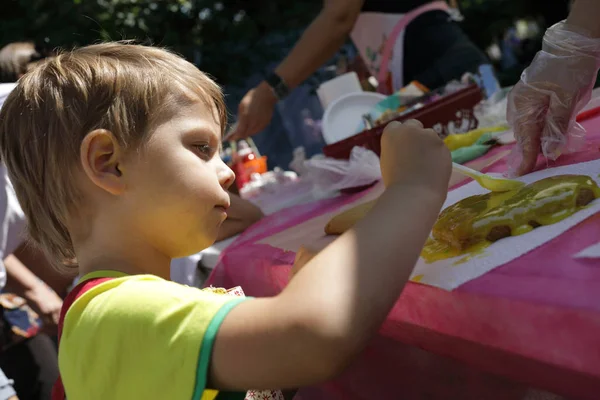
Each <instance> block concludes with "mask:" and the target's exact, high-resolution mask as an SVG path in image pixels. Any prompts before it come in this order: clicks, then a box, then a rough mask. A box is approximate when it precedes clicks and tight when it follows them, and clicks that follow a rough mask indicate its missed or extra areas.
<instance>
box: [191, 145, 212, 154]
mask: <svg viewBox="0 0 600 400" xmlns="http://www.w3.org/2000/svg"><path fill="white" fill-rule="evenodd" d="M194 148H195V149H196V150H198V152H199V153H200V154H201V155H203V156H206V157H212V156H213V153H214V149H213V148H212V147H211V146H210V145H208V144H196V145H194Z"/></svg>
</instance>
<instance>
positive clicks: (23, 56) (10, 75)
mask: <svg viewBox="0 0 600 400" xmlns="http://www.w3.org/2000/svg"><path fill="white" fill-rule="evenodd" d="M43 58H44V57H43V56H42V54H41V53H40V52H38V51H37V50H36V48H35V44H34V43H33V42H15V43H10V44H7V45H6V46H4V47H3V48H2V49H1V50H0V83H10V82H16V81H17V80H18V79H19V78H20V77H21V76H23V74H25V73H26V72H27V70H28V69H29V68H31V67H33V66H34V65H35V64H36V62H38V61H40V60H41V59H43Z"/></svg>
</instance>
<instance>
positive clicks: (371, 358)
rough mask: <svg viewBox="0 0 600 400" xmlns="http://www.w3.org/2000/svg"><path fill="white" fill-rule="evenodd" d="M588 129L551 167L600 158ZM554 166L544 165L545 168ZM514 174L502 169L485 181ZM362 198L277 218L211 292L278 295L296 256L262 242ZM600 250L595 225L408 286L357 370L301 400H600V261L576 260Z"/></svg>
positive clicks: (245, 238) (254, 232)
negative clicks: (444, 281) (473, 272)
mask: <svg viewBox="0 0 600 400" xmlns="http://www.w3.org/2000/svg"><path fill="white" fill-rule="evenodd" d="M585 126H586V128H587V129H588V131H589V134H588V145H587V146H586V148H585V149H584V150H583V151H581V152H579V153H577V154H572V155H568V156H563V157H561V158H560V159H559V160H558V162H556V163H551V164H550V166H552V165H554V164H555V165H564V164H572V163H577V162H583V161H589V160H594V159H597V158H600V152H599V148H600V118H596V119H594V120H590V121H588V122H587V123H585ZM505 150H506V149H497V150H494V151H492V152H491V154H488V155H487V156H486V157H494V155H495V154H497V153H498V152H501V151H505ZM545 165H546V164H545V161H544V160H542V159H541V158H540V160H539V163H538V167H539V168H543V167H544V166H545ZM505 169H506V162H505V161H504V160H500V161H498V162H496V163H494V164H492V165H491V166H490V167H489V168H487V170H486V171H492V172H502V171H504V170H505ZM599 172H600V171H599ZM362 195H363V194H357V195H354V196H347V197H342V198H337V199H330V200H326V201H321V202H316V203H311V204H306V205H302V206H299V207H294V208H292V209H288V210H284V211H281V212H279V213H276V214H274V215H272V216H270V217H268V218H267V219H265V220H264V221H262V222H261V223H259V224H258V225H257V226H256V227H254V228H252V229H250V230H249V231H248V232H247V233H246V234H244V235H242V237H240V239H239V240H238V241H237V242H236V243H235V244H234V245H232V247H231V248H229V249H228V250H226V251H225V252H224V253H223V255H222V258H221V261H220V263H219V265H218V266H217V268H216V269H215V270H214V272H213V274H212V275H211V278H210V279H209V282H208V283H209V284H212V285H216V286H225V287H229V286H234V285H241V286H242V287H243V288H244V290H245V291H246V293H247V294H249V295H253V296H271V295H274V294H276V293H278V292H279V291H281V289H282V288H283V287H284V286H285V285H286V283H287V279H288V278H287V276H288V273H289V267H290V265H291V264H292V263H293V259H294V253H292V252H288V251H284V250H281V249H278V248H275V247H272V246H269V245H265V244H258V242H259V241H260V240H261V239H264V238H265V237H267V236H271V235H274V234H276V233H278V232H282V231H284V230H285V229H288V228H289V227H291V226H295V225H297V224H300V223H301V222H303V221H305V220H306V219H309V218H313V217H314V216H317V215H320V214H324V213H327V212H331V211H332V210H336V209H338V208H340V207H342V206H343V205H344V204H347V203H350V202H353V201H355V200H356V199H357V198H358V197H360V196H362ZM599 240H600V215H596V216H595V217H592V218H590V219H588V220H586V221H584V222H582V223H581V224H579V225H578V226H576V227H574V228H573V229H571V230H569V231H568V232H566V233H565V234H563V235H561V236H560V237H558V238H556V239H554V240H552V241H551V242H549V243H547V244H545V245H544V246H542V247H540V248H538V249H536V250H534V251H532V252H530V253H528V254H526V255H525V256H523V257H521V258H519V259H517V260H515V261H513V262H511V263H508V264H506V265H504V266H502V267H499V268H497V269H495V270H494V271H492V272H490V273H488V274H486V275H484V276H482V277H480V278H478V279H475V280H473V281H470V282H468V283H466V284H464V285H462V286H461V287H460V288H458V289H456V290H455V291H452V292H447V291H444V290H440V289H436V288H433V287H429V286H424V285H419V284H413V283H409V284H407V286H406V288H405V289H404V291H403V293H402V295H401V297H400V299H399V300H398V302H397V303H396V305H395V307H394V309H393V310H392V312H391V313H390V315H389V317H388V320H387V321H386V322H385V323H384V325H383V326H382V328H381V330H380V332H379V335H378V336H377V337H376V338H374V339H373V341H372V342H371V344H370V345H369V346H368V348H367V349H366V350H365V352H364V353H363V354H362V355H361V357H360V358H359V359H358V360H357V361H356V362H355V363H354V364H353V365H352V366H351V367H350V368H349V370H348V371H347V372H346V373H345V374H344V375H343V376H342V377H340V378H339V379H337V380H336V381H334V382H329V383H327V384H324V385H321V386H319V387H315V388H306V389H303V390H301V391H300V392H299V395H298V397H299V398H301V399H305V398H310V399H321V398H322V399H384V398H385V399H388V398H389V399H392V398H394V399H395V398H406V399H431V398H443V399H503V400H504V399H513V398H514V399H520V398H522V397H523V394H524V390H525V389H524V388H525V387H526V386H534V387H539V388H543V389H546V390H550V391H552V392H556V393H559V394H563V395H566V396H572V397H576V398H585V399H598V398H600V260H577V259H574V258H572V255H573V254H574V253H576V252H578V251H580V250H582V249H584V248H586V247H588V246H590V245H591V244H593V243H596V242H598V241H599ZM421 349H422V350H421ZM423 350H425V351H423ZM455 360H458V361H460V362H457V361H455ZM315 362H318V360H315ZM515 381H516V382H522V383H523V384H524V385H525V386H522V385H519V384H516V383H513V382H515Z"/></svg>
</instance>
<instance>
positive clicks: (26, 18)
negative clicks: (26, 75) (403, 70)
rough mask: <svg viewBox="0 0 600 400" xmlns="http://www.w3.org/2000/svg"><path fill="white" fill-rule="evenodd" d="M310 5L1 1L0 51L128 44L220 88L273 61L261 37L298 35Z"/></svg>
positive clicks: (275, 52)
mask: <svg viewBox="0 0 600 400" xmlns="http://www.w3.org/2000/svg"><path fill="white" fill-rule="evenodd" d="M320 6H321V3H320V1H318V0H308V1H307V0H304V1H302V2H289V1H286V0H260V1H256V0H252V1H249V0H222V1H209V0H3V4H2V9H3V10H2V11H3V12H2V14H1V15H0V38H1V43H0V45H4V44H7V43H10V42H14V41H19V40H34V41H36V42H37V43H44V44H45V45H46V46H47V47H49V48H54V47H61V48H69V47H73V46H77V45H85V44H90V43H94V42H98V41H101V40H122V39H135V40H139V41H141V42H145V43H153V44H156V45H161V46H166V47H169V48H170V49H172V50H174V51H176V52H178V53H180V54H182V55H183V56H185V57H186V58H187V59H188V60H190V61H192V62H194V63H195V64H197V65H198V66H199V67H200V68H202V69H203V70H205V71H207V72H209V73H211V74H212V75H213V76H215V77H216V78H217V79H218V80H219V81H220V82H222V83H235V82H236V80H237V81H239V80H241V79H244V78H245V77H246V75H247V71H255V70H256V69H257V68H259V69H260V67H261V66H263V65H266V64H267V63H268V62H270V61H273V60H277V59H279V58H280V57H281V52H280V48H281V47H282V46H285V45H289V43H275V44H274V45H269V43H266V41H265V39H266V36H267V34H268V33H270V34H277V33H281V34H282V35H283V36H282V40H283V41H284V42H285V38H286V35H289V33H290V32H292V31H295V30H298V29H302V28H303V27H305V26H306V24H307V23H308V22H309V21H310V20H311V19H312V18H313V17H314V15H315V14H316V13H317V12H318V10H319V8H320Z"/></svg>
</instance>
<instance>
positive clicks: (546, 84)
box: [507, 22, 600, 175]
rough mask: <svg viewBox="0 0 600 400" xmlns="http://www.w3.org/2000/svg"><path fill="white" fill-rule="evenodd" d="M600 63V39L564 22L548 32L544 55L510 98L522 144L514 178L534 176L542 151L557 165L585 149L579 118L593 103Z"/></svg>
mask: <svg viewBox="0 0 600 400" xmlns="http://www.w3.org/2000/svg"><path fill="white" fill-rule="evenodd" d="M599 60H600V39H599V38H592V37H590V36H589V35H588V34H587V33H586V32H582V31H581V30H578V29H576V28H574V27H572V26H569V25H567V24H566V23H564V22H560V23H558V24H556V25H554V26H552V27H551V28H549V29H548V30H547V31H546V34H545V36H544V42H543V46H542V50H541V51H540V52H539V53H538V54H537V55H536V57H535V59H534V60H533V62H532V63H531V65H530V66H529V67H528V68H527V69H526V70H525V71H524V72H523V74H522V76H521V81H520V82H519V83H517V85H515V87H514V88H513V90H512V91H511V92H510V94H509V97H508V109H507V119H508V122H509V124H510V125H511V127H512V128H513V130H514V132H515V137H516V139H517V146H516V149H515V151H514V152H513V155H512V157H511V159H510V160H509V169H510V172H511V173H513V174H515V173H516V175H523V174H526V173H528V172H531V171H532V170H533V168H534V167H535V164H536V161H537V156H538V154H539V152H540V150H541V152H542V153H543V154H544V156H546V157H548V158H550V159H553V160H554V159H556V158H557V157H558V156H559V155H560V154H561V153H565V152H572V151H576V150H578V149H580V148H581V146H582V145H583V144H584V143H585V137H584V136H585V130H584V129H583V127H582V126H581V125H579V124H578V123H577V122H576V121H575V117H576V116H577V114H578V113H579V112H580V111H581V109H583V107H585V105H586V104H587V103H588V102H589V100H590V97H591V92H592V89H593V87H594V83H595V81H596V75H597V73H598V67H599V65H600V64H599Z"/></svg>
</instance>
